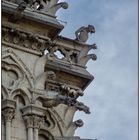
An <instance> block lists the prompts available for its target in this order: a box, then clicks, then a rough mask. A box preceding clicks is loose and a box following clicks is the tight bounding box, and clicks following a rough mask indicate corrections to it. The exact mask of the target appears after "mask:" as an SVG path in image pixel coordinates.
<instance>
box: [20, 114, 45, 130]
mask: <svg viewBox="0 0 140 140" xmlns="http://www.w3.org/2000/svg"><path fill="white" fill-rule="evenodd" d="M23 119H24V121H25V124H26V127H27V128H29V127H32V128H38V129H39V128H40V127H41V126H42V125H44V117H41V116H37V115H28V116H27V115H26V116H24V117H23Z"/></svg>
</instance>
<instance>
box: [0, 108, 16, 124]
mask: <svg viewBox="0 0 140 140" xmlns="http://www.w3.org/2000/svg"><path fill="white" fill-rule="evenodd" d="M14 115H15V109H13V108H5V109H3V110H2V116H3V118H4V120H5V122H11V121H12V119H13V117H14Z"/></svg>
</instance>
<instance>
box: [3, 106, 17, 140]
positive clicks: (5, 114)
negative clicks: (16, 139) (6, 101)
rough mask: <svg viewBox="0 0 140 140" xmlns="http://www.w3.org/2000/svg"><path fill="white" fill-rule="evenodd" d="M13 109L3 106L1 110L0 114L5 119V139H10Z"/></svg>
mask: <svg viewBox="0 0 140 140" xmlns="http://www.w3.org/2000/svg"><path fill="white" fill-rule="evenodd" d="M14 114H15V109H13V108H5V109H3V110H2V115H3V117H4V121H5V130H6V140H11V121H12V119H13V117H14Z"/></svg>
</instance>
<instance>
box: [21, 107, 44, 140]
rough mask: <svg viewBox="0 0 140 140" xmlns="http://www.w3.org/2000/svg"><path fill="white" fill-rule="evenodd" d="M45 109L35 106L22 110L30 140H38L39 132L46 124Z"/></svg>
mask: <svg viewBox="0 0 140 140" xmlns="http://www.w3.org/2000/svg"><path fill="white" fill-rule="evenodd" d="M45 111H46V110H45V109H44V108H40V107H37V106H35V105H30V106H26V107H24V108H23V109H22V112H23V118H24V120H25V123H26V127H27V133H28V140H38V131H39V129H40V127H41V125H42V124H43V123H44V112H45Z"/></svg>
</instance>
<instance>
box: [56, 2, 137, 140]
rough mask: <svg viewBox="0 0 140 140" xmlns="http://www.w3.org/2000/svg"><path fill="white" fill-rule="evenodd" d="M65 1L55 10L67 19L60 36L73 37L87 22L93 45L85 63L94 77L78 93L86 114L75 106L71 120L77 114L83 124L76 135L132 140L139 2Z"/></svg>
mask: <svg viewBox="0 0 140 140" xmlns="http://www.w3.org/2000/svg"><path fill="white" fill-rule="evenodd" d="M61 1H62V0H61ZM63 1H64V0H63ZM65 1H67V2H68V4H69V8H68V9H67V10H60V11H59V13H58V19H60V20H63V21H66V22H67V25H66V26H65V29H64V30H63V31H62V32H61V35H63V36H65V37H68V38H73V39H74V38H75V36H74V32H75V31H76V30H77V29H78V28H79V27H81V26H87V25H88V24H92V25H94V26H95V28H96V33H95V34H93V35H91V36H90V38H89V40H88V43H89V44H92V43H96V44H97V46H98V50H96V51H95V52H94V53H96V54H97V57H98V59H97V61H94V62H93V61H91V60H90V61H89V63H88V65H87V66H88V68H87V70H88V71H89V72H90V73H91V74H92V75H94V77H95V79H94V81H93V82H92V83H91V84H90V86H89V87H88V88H87V89H86V90H85V95H84V96H83V97H82V98H80V100H81V101H84V103H85V104H86V105H87V106H90V109H91V114H90V115H87V114H84V113H83V112H79V111H77V113H76V116H75V120H76V119H82V120H83V121H84V126H83V127H81V128H79V129H77V130H76V134H75V135H76V136H77V135H78V136H80V137H81V138H90V139H94V138H97V139H98V140H137V135H138V133H137V131H138V103H137V101H138V1H137V0H65Z"/></svg>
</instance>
